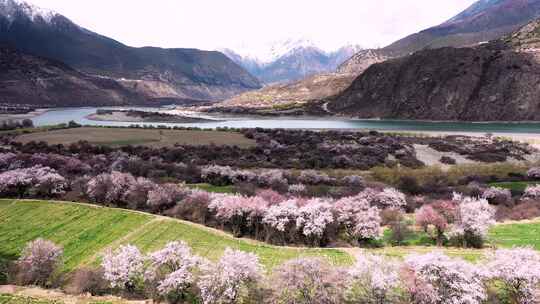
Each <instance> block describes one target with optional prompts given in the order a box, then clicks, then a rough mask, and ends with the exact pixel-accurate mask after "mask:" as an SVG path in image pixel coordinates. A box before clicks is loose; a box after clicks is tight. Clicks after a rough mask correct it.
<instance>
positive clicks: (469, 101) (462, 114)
mask: <svg viewBox="0 0 540 304" xmlns="http://www.w3.org/2000/svg"><path fill="white" fill-rule="evenodd" d="M539 41H540V21H534V22H532V23H530V24H528V25H526V26H524V27H523V28H521V29H520V30H519V31H517V32H515V33H513V34H512V35H510V36H507V37H505V38H502V39H498V40H494V41H491V42H490V43H487V44H483V45H479V46H475V47H466V48H451V47H446V48H439V49H426V50H423V51H419V52H416V53H414V54H412V55H409V56H405V57H401V58H398V59H393V60H388V61H386V62H383V63H379V64H375V65H373V66H371V67H370V68H368V69H367V70H366V71H365V72H364V73H363V74H362V75H361V76H359V77H358V78H357V79H356V80H355V81H354V82H353V84H352V85H351V87H349V88H348V89H347V90H346V91H345V92H344V93H343V94H341V95H339V96H338V97H336V98H335V99H334V100H333V101H331V102H330V104H329V105H328V108H329V110H330V111H332V112H334V113H340V114H345V115H353V116H356V117H362V118H395V119H426V120H463V121H525V120H540V49H539V48H538V47H540V43H539Z"/></svg>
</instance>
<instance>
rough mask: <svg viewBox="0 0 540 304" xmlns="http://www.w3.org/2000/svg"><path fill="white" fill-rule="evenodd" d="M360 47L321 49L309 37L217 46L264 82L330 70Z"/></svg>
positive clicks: (348, 45)
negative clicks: (261, 43)
mask: <svg viewBox="0 0 540 304" xmlns="http://www.w3.org/2000/svg"><path fill="white" fill-rule="evenodd" d="M361 49H362V48H361V47H360V46H358V45H356V44H346V45H344V46H342V47H340V48H338V49H332V50H324V49H323V48H321V47H319V46H318V45H317V44H315V43H314V42H313V41H311V40H309V39H287V40H282V41H279V42H274V43H269V44H266V45H259V46H250V47H248V46H247V45H243V46H241V47H235V48H232V49H220V50H219V51H221V52H222V53H223V54H225V55H226V56H227V57H229V58H230V59H232V60H233V61H234V62H236V63H237V64H239V65H241V66H242V67H244V68H245V69H246V70H248V71H249V72H250V73H251V74H252V75H254V76H256V77H257V78H259V80H261V81H262V82H264V83H276V82H288V81H293V80H298V79H301V78H304V77H306V76H310V75H313V74H318V73H325V72H332V71H334V70H335V69H336V68H337V67H338V66H339V65H340V64H341V63H343V62H344V61H345V60H347V59H349V58H350V57H351V56H353V55H354V54H356V53H357V52H358V51H360V50H361Z"/></svg>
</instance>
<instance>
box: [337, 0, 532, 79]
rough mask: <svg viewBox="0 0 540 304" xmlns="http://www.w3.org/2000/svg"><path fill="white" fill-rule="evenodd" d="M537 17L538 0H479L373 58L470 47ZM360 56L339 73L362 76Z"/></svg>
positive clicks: (365, 60) (366, 61)
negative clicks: (446, 19)
mask: <svg viewBox="0 0 540 304" xmlns="http://www.w3.org/2000/svg"><path fill="white" fill-rule="evenodd" d="M538 17H540V0H479V1H477V2H476V3H474V4H473V5H472V6H471V7H469V8H467V9H466V10H465V11H463V12H461V13H460V14H458V15H457V16H455V17H453V18H452V19H450V20H448V21H446V22H444V23H442V24H440V25H438V26H435V27H432V28H429V29H426V30H423V31H421V32H419V33H416V34H413V35H410V36H407V37H405V38H403V39H401V40H399V41H396V42H394V43H392V44H391V45H389V46H387V47H385V48H382V49H378V50H371V52H373V53H374V54H376V56H375V57H379V58H387V59H388V58H396V57H401V56H405V55H409V54H410V53H413V52H416V51H419V50H422V49H426V48H439V47H447V46H453V47H462V46H472V45H475V44H478V43H480V42H485V41H489V40H493V39H497V38H500V37H502V36H504V35H507V34H510V33H512V32H513V31H515V30H517V29H518V28H520V27H521V26H523V25H525V24H527V23H528V22H530V21H532V20H534V19H536V18H538ZM372 60H373V59H372V57H368V58H366V56H365V54H364V53H362V52H360V53H358V54H356V55H355V56H353V57H352V58H351V59H350V60H348V61H347V62H345V63H343V64H342V65H341V66H340V67H339V68H338V72H340V73H350V72H355V73H356V74H357V75H359V74H361V73H362V72H363V71H364V70H365V67H366V66H369V63H370V62H371V61H372Z"/></svg>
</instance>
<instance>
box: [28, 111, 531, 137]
mask: <svg viewBox="0 0 540 304" xmlns="http://www.w3.org/2000/svg"><path fill="white" fill-rule="evenodd" d="M97 109H119V108H110V107H107V108H91V107H88V108H60V109H51V110H49V111H47V112H45V113H43V114H41V115H38V116H36V117H34V118H33V119H32V120H33V121H34V124H35V125H36V126H45V125H55V124H60V123H67V122H69V121H71V120H73V121H75V122H77V123H79V124H82V125H93V126H130V125H135V124H138V125H154V126H158V125H161V126H168V127H172V126H180V127H200V128H208V129H213V128H218V127H230V128H257V127H259V128H283V129H369V130H381V131H442V132H478V133H535V134H540V122H534V123H532V122H528V123H511V122H508V123H507V122H486V123H484V122H482V123H469V122H426V121H406V120H354V119H339V118H316V117H312V118H310V117H298V118H290V117H286V118H254V117H242V116H233V117H225V116H223V117H219V116H212V117H211V118H214V119H216V121H215V122H204V123H184V124H178V123H133V122H117V121H114V122H113V121H95V120H89V119H87V118H86V116H88V115H90V114H93V113H95V112H96V110H97ZM121 109H137V110H146V111H157V110H160V111H163V110H165V108H132V107H130V108H121ZM201 116H202V115H201ZM217 119H219V120H217Z"/></svg>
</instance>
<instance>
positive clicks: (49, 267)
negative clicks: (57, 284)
mask: <svg viewBox="0 0 540 304" xmlns="http://www.w3.org/2000/svg"><path fill="white" fill-rule="evenodd" d="M62 256H63V250H62V248H61V247H59V246H57V245H56V244H54V243H53V242H51V241H48V240H44V239H36V240H34V241H32V242H30V243H28V244H27V245H26V247H25V248H24V250H23V252H22V255H21V257H20V258H19V259H18V260H17V264H16V265H17V276H16V279H17V281H18V282H19V283H20V284H23V285H28V284H32V285H39V286H47V285H49V284H50V283H51V282H50V279H51V278H52V276H53V275H54V274H55V273H56V272H57V271H58V270H59V268H60V266H61V264H62Z"/></svg>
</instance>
